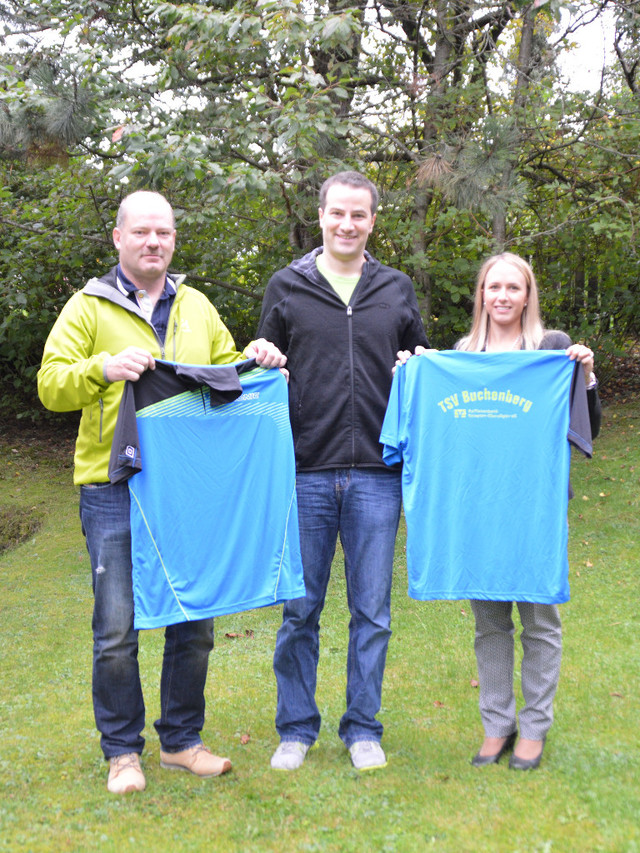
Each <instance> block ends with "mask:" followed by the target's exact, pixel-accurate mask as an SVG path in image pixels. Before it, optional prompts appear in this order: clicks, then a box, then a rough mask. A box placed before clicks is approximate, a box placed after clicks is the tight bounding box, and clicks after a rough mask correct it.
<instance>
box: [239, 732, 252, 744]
mask: <svg viewBox="0 0 640 853" xmlns="http://www.w3.org/2000/svg"><path fill="white" fill-rule="evenodd" d="M250 740H251V735H250V734H244V735H242V736H241V737H240V743H242V744H245V743H249V741H250Z"/></svg>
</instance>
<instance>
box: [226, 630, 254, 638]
mask: <svg viewBox="0 0 640 853" xmlns="http://www.w3.org/2000/svg"><path fill="white" fill-rule="evenodd" d="M225 637H226V638H227V639H228V640H235V639H237V638H238V637H241V638H243V639H244V638H248V639H252V638H253V631H252V630H251V628H247V629H246V631H245V632H244V634H242V633H240V632H238V631H227V633H226V634H225Z"/></svg>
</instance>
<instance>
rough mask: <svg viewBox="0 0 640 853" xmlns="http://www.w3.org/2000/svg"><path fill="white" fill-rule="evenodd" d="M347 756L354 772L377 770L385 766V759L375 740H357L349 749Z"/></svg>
mask: <svg viewBox="0 0 640 853" xmlns="http://www.w3.org/2000/svg"><path fill="white" fill-rule="evenodd" d="M349 754H350V755H351V761H352V763H353V766H354V767H355V768H356V770H377V769H378V768H379V767H386V766H387V757H386V755H385V754H384V750H383V749H382V747H381V746H380V744H379V743H378V741H376V740H357V741H356V742H355V743H352V744H351V746H350V747H349Z"/></svg>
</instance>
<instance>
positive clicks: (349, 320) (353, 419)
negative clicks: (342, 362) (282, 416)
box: [347, 305, 356, 468]
mask: <svg viewBox="0 0 640 853" xmlns="http://www.w3.org/2000/svg"><path fill="white" fill-rule="evenodd" d="M347 329H348V338H349V376H350V379H351V467H352V468H353V467H355V464H356V429H355V424H356V387H355V378H354V375H353V308H352V307H351V305H347Z"/></svg>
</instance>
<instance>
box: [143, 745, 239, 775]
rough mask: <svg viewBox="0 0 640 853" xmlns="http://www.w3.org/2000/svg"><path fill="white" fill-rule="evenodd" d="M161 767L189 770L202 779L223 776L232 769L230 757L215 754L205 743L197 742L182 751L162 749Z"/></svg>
mask: <svg viewBox="0 0 640 853" xmlns="http://www.w3.org/2000/svg"><path fill="white" fill-rule="evenodd" d="M160 767H164V768H166V769H167V770H188V771H189V773H193V774H194V775H196V776H200V777H201V778H202V779H207V778H209V776H222V774H223V773H228V772H229V770H231V762H230V761H229V759H228V758H220V757H219V756H218V755H213V753H212V752H211V750H210V749H207V747H206V746H205V745H204V744H203V743H197V744H196V745H195V746H191V747H189V749H183V750H182V752H164V751H163V750H162V749H161V750H160Z"/></svg>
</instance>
